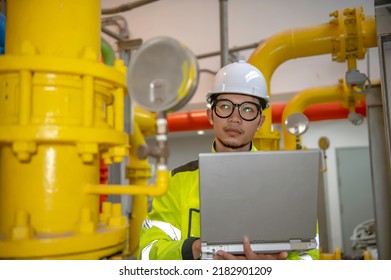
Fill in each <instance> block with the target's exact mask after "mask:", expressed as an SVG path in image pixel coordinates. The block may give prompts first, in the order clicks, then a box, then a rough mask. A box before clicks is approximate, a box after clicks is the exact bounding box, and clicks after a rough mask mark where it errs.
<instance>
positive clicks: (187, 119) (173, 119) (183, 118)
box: [167, 100, 366, 132]
mask: <svg viewBox="0 0 391 280" xmlns="http://www.w3.org/2000/svg"><path fill="white" fill-rule="evenodd" d="M285 105H286V103H282V102H281V103H273V104H272V106H271V110H272V112H271V113H272V123H281V117H282V112H283V111H284V108H285ZM355 112H356V113H359V114H361V115H363V116H364V117H365V116H366V103H365V100H361V102H360V104H359V105H358V106H357V107H356V108H355ZM303 113H304V114H305V115H306V116H307V118H308V119H309V120H310V121H322V120H336V119H346V118H347V117H348V114H349V109H347V108H344V107H342V104H341V103H340V102H332V103H322V104H314V105H310V106H308V107H307V108H306V109H305V110H304V112H303ZM167 123H168V131H169V132H181V131H195V130H208V129H212V126H211V124H210V123H209V120H208V117H207V115H206V109H205V110H195V111H190V112H178V113H171V114H168V115H167Z"/></svg>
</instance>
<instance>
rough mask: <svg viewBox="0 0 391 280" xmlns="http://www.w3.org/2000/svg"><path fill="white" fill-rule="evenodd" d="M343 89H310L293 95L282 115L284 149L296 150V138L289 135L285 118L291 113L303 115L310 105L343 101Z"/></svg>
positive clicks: (333, 87) (339, 86)
mask: <svg viewBox="0 0 391 280" xmlns="http://www.w3.org/2000/svg"><path fill="white" fill-rule="evenodd" d="M343 98H344V88H343V87H342V86H341V85H336V86H328V87H322V88H311V89H307V90H304V91H302V92H300V93H298V94H297V95H295V96H294V97H293V98H292V99H291V100H290V101H289V102H288V103H287V105H286V106H285V108H284V111H283V113H282V118H281V125H282V129H283V136H284V149H285V150H294V149H296V138H295V136H293V135H291V134H290V133H289V132H288V131H287V129H286V126H285V121H286V119H287V117H288V116H289V115H291V114H293V113H303V112H304V110H305V108H306V107H308V106H309V105H311V104H317V103H327V102H333V101H343Z"/></svg>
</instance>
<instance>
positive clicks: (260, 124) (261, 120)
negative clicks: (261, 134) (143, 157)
mask: <svg viewBox="0 0 391 280" xmlns="http://www.w3.org/2000/svg"><path fill="white" fill-rule="evenodd" d="M264 121H265V116H264V115H261V117H260V118H259V122H258V127H257V130H258V129H259V128H260V127H261V126H262V124H263V122H264Z"/></svg>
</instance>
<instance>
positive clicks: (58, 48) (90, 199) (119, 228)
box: [0, 0, 128, 259]
mask: <svg viewBox="0 0 391 280" xmlns="http://www.w3.org/2000/svg"><path fill="white" fill-rule="evenodd" d="M69 38H72V40H69ZM5 49H6V53H5V55H3V56H0V92H1V93H2V96H3V97H4V98H1V100H0V258H5V259H80V258H89V259H98V258H102V257H105V256H107V255H111V254H114V253H116V252H118V251H120V250H122V249H123V248H124V247H125V245H126V236H127V234H126V231H127V225H126V221H125V220H124V219H119V217H118V214H119V213H121V210H120V207H121V206H120V205H110V207H109V208H110V211H109V212H110V214H108V215H107V219H106V220H105V221H104V222H101V221H100V217H99V199H98V195H96V194H91V193H88V192H86V191H85V189H84V186H85V185H87V184H97V183H98V182H99V159H100V155H101V154H105V155H106V157H107V158H108V159H110V160H112V161H120V160H121V159H122V157H123V156H126V153H124V150H126V147H127V145H128V137H127V135H126V134H125V133H124V132H123V120H122V119H123V110H124V108H123V100H122V99H123V98H124V93H125V91H126V79H125V67H124V66H123V63H122V64H121V61H116V63H115V66H114V67H108V66H105V65H103V64H101V62H100V56H99V54H100V2H99V1H98V0H85V1H65V0H63V1H61V0H59V1H52V0H36V1H29V0H13V1H8V2H7V31H6V46H5ZM106 208H107V207H106Z"/></svg>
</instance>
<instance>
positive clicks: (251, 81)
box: [206, 60, 270, 109]
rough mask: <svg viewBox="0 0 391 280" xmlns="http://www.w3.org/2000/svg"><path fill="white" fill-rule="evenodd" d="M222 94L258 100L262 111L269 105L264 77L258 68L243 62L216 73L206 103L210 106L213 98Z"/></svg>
mask: <svg viewBox="0 0 391 280" xmlns="http://www.w3.org/2000/svg"><path fill="white" fill-rule="evenodd" d="M222 93H237V94H245V95H250V96H254V97H256V98H258V99H259V100H260V102H261V106H262V109H266V108H267V107H269V105H270V101H269V97H268V95H267V86H266V80H265V77H264V76H263V74H262V73H261V71H259V70H258V68H256V67H255V66H253V65H251V64H249V63H247V62H245V61H243V60H241V61H239V62H234V63H231V64H228V65H226V66H224V67H223V68H221V69H220V70H219V72H217V74H216V76H215V80H214V84H213V88H212V91H210V92H209V93H208V95H207V96H206V101H207V102H208V103H209V104H210V103H211V102H212V101H213V99H214V98H213V97H214V96H217V95H218V94H222Z"/></svg>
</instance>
